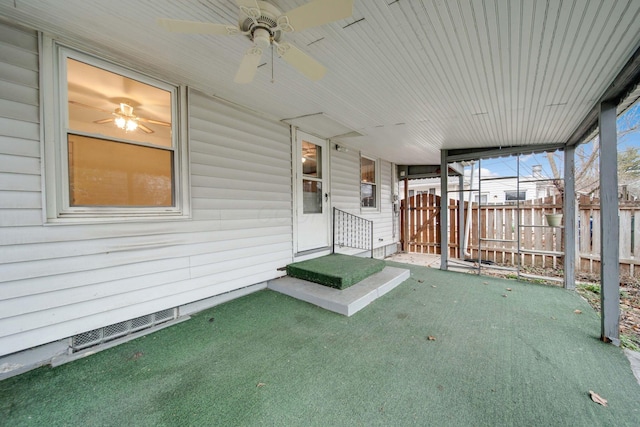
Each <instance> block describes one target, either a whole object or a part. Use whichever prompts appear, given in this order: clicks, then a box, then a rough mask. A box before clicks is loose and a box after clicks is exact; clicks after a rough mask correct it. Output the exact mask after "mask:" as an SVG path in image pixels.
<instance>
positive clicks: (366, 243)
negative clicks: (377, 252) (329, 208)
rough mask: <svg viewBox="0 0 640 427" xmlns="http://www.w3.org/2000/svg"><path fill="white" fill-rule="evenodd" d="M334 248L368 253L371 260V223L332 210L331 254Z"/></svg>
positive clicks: (343, 212) (334, 209) (337, 210)
mask: <svg viewBox="0 0 640 427" xmlns="http://www.w3.org/2000/svg"><path fill="white" fill-rule="evenodd" d="M336 246H338V247H341V248H343V247H347V248H354V249H362V250H366V251H370V252H371V258H373V221H370V220H368V219H364V218H361V217H359V216H357V215H353V214H350V213H349V212H345V211H341V210H340V209H338V208H333V253H335V252H336Z"/></svg>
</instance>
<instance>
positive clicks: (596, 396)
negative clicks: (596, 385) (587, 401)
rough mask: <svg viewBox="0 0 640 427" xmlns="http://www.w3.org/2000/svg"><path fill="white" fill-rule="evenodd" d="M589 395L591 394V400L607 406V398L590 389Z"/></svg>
mask: <svg viewBox="0 0 640 427" xmlns="http://www.w3.org/2000/svg"><path fill="white" fill-rule="evenodd" d="M589 395H590V396H591V400H593V401H594V402H596V403H598V404H600V405H602V406H607V399H605V398H603V397H602V396H600V395H599V394H598V393H594V392H592V391H591V390H589Z"/></svg>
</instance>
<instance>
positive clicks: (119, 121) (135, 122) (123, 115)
mask: <svg viewBox="0 0 640 427" xmlns="http://www.w3.org/2000/svg"><path fill="white" fill-rule="evenodd" d="M69 104H75V105H78V106H80V107H84V108H91V109H95V110H99V111H104V112H105V113H107V114H109V112H108V111H105V110H103V109H102V108H98V107H94V106H92V105H86V104H83V103H81V102H77V101H72V100H69ZM110 114H111V117H106V118H104V119H100V120H95V121H94V123H96V124H99V125H102V124H106V123H114V124H115V125H116V126H117V127H119V128H120V129H122V130H125V131H127V132H133V131H135V130H141V131H142V132H144V133H153V132H154V131H153V129H151V128H149V127H148V126H145V125H144V124H143V123H141V122H145V123H151V124H154V125H159V126H166V127H171V123H167V122H163V121H160V120H153V119H145V118H142V117H138V116H136V115H135V114H133V106H132V105H130V103H126V102H120V107H118V108H116V109H115V110H114V111H113V112H112V113H110Z"/></svg>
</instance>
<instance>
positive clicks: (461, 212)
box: [458, 168, 466, 259]
mask: <svg viewBox="0 0 640 427" xmlns="http://www.w3.org/2000/svg"><path fill="white" fill-rule="evenodd" d="M464 230H465V224H464V168H462V175H460V176H458V258H460V259H464V253H465V250H466V248H465V247H464Z"/></svg>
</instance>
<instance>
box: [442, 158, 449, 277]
mask: <svg viewBox="0 0 640 427" xmlns="http://www.w3.org/2000/svg"><path fill="white" fill-rule="evenodd" d="M448 178H449V168H448V167H447V150H440V270H446V269H447V265H448V264H449V237H448V233H447V231H448V228H449V224H448V222H449V221H448V220H449V193H447V189H448V187H449V183H448Z"/></svg>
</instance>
